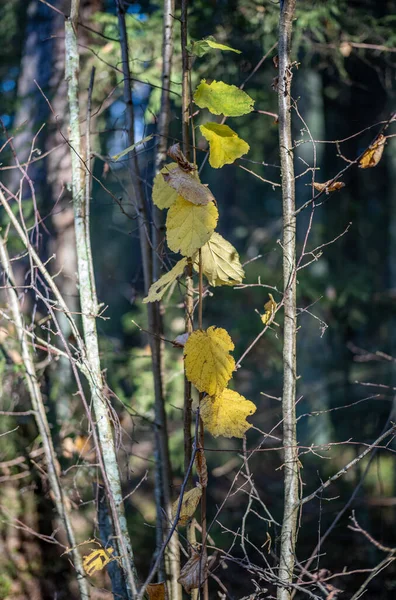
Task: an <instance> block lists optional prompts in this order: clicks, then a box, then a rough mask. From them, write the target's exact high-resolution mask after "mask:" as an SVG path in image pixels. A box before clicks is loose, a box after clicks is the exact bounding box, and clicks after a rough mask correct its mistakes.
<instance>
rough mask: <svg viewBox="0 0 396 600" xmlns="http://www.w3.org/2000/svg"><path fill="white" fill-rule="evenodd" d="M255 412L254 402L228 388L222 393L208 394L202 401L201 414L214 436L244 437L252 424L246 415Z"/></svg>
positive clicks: (206, 426) (207, 428) (208, 429)
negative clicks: (211, 395) (209, 395)
mask: <svg viewBox="0 0 396 600" xmlns="http://www.w3.org/2000/svg"><path fill="white" fill-rule="evenodd" d="M255 412H256V406H255V404H253V402H251V401H250V400H246V398H244V397H243V396H241V395H240V394H238V393H237V392H234V391H233V390H229V389H227V388H226V389H225V390H223V392H222V393H221V394H220V395H217V396H214V397H212V398H211V397H208V396H206V397H205V398H204V399H203V400H202V401H201V410H200V416H201V419H202V421H203V424H204V426H205V429H206V430H207V431H209V433H211V434H212V435H213V436H214V437H218V436H219V435H222V436H224V437H227V438H231V437H236V438H243V436H244V435H245V433H246V431H247V430H248V429H249V428H250V427H251V426H252V425H251V423H248V421H247V420H246V417H248V416H250V415H252V414H253V413H255Z"/></svg>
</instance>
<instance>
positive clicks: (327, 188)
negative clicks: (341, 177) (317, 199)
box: [313, 179, 345, 194]
mask: <svg viewBox="0 0 396 600" xmlns="http://www.w3.org/2000/svg"><path fill="white" fill-rule="evenodd" d="M313 186H314V188H315V190H317V191H318V192H326V194H328V193H330V192H337V191H338V190H342V188H344V187H345V183H344V182H343V181H333V182H332V181H331V179H330V180H329V181H326V182H325V183H319V182H318V181H315V182H314V184H313Z"/></svg>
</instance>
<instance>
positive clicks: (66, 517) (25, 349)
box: [0, 236, 90, 600]
mask: <svg viewBox="0 0 396 600" xmlns="http://www.w3.org/2000/svg"><path fill="white" fill-rule="evenodd" d="M0 264H2V265H3V269H4V273H5V276H6V284H7V294H8V298H9V305H10V309H11V313H12V318H13V321H14V324H15V328H16V332H17V336H18V340H19V343H20V345H21V350H22V360H23V365H24V368H25V379H26V385H27V388H28V391H29V396H30V399H31V403H32V408H33V413H34V418H35V421H36V425H37V429H38V431H39V433H40V437H41V441H42V444H43V448H44V453H45V459H46V463H47V469H48V481H49V485H50V488H51V491H52V494H53V498H54V503H55V507H56V511H57V513H58V515H59V518H60V520H61V522H62V524H63V526H64V528H65V531H66V535H67V540H68V542H69V544H70V548H72V551H71V555H72V557H73V561H74V567H75V569H76V572H77V581H78V587H79V591H80V597H81V598H82V600H89V597H90V594H89V587H88V584H87V580H86V577H85V574H84V569H83V566H82V561H81V556H80V553H79V551H78V549H77V547H76V546H77V542H76V538H75V535H74V530H73V527H72V524H71V519H70V510H69V506H70V501H69V499H68V498H67V497H66V496H65V494H64V491H63V489H62V485H61V482H60V479H59V474H58V472H59V464H58V460H57V457H56V453H55V450H54V446H53V443H52V438H51V431H50V427H49V424H48V420H47V413H46V410H45V405H44V401H43V397H42V395H41V389H40V385H39V382H38V379H37V375H36V369H35V365H34V360H33V355H32V350H31V345H30V344H29V340H28V337H27V334H26V330H25V323H24V320H23V317H22V311H21V307H20V304H19V300H18V295H17V293H16V291H15V281H14V276H13V272H12V268H11V262H10V259H9V256H8V252H7V248H6V244H5V241H4V240H3V238H2V237H1V236H0Z"/></svg>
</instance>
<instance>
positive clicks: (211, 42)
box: [205, 35, 241, 54]
mask: <svg viewBox="0 0 396 600" xmlns="http://www.w3.org/2000/svg"><path fill="white" fill-rule="evenodd" d="M205 41H206V42H207V44H208V46H210V47H211V48H214V49H215V50H223V51H224V52H236V53H237V54H241V51H240V50H236V48H231V47H230V46H225V45H224V44H219V43H218V42H216V40H215V39H214V37H213V36H212V35H210V36H209V37H207V38H206V40H205Z"/></svg>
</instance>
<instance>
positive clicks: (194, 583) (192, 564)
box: [178, 551, 208, 594]
mask: <svg viewBox="0 0 396 600" xmlns="http://www.w3.org/2000/svg"><path fill="white" fill-rule="evenodd" d="M207 562H208V557H207V554H206V552H204V553H203V554H202V555H201V554H200V553H199V552H196V551H194V554H193V555H192V556H191V558H190V559H189V560H188V561H187V562H186V564H185V565H184V567H183V568H182V570H181V572H180V577H179V579H178V582H179V583H181V584H182V586H183V587H184V589H185V591H186V592H187V594H189V593H190V592H191V590H196V589H198V588H199V587H200V586H201V585H202V584H203V583H204V581H205V580H206V578H207V576H208V567H207Z"/></svg>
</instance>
